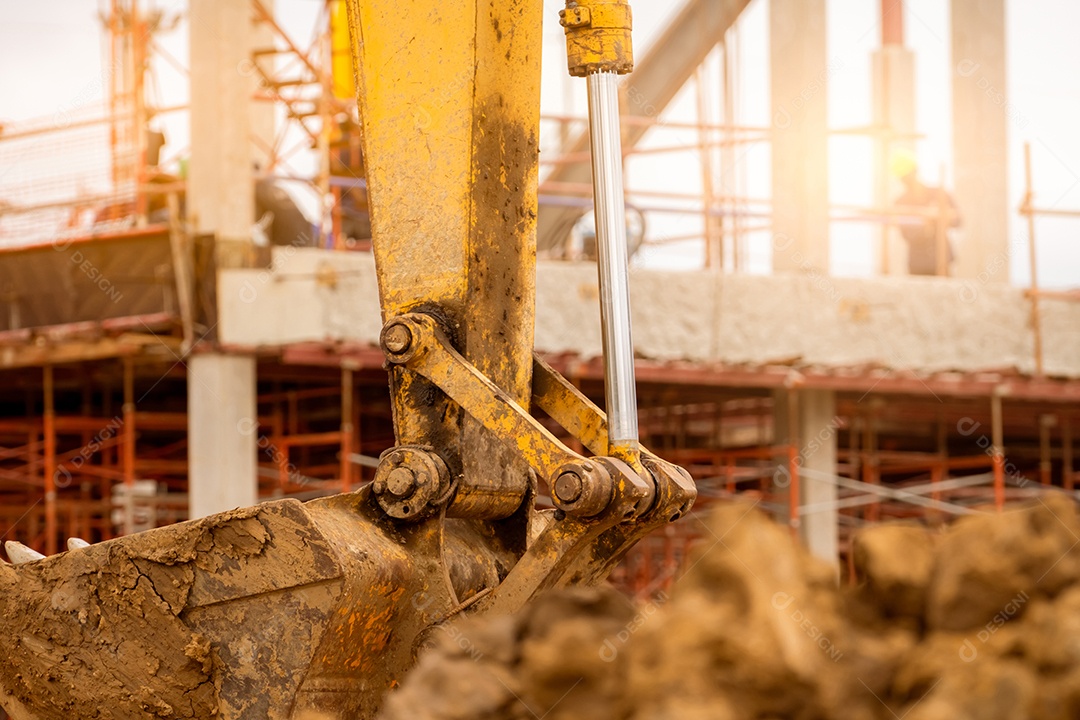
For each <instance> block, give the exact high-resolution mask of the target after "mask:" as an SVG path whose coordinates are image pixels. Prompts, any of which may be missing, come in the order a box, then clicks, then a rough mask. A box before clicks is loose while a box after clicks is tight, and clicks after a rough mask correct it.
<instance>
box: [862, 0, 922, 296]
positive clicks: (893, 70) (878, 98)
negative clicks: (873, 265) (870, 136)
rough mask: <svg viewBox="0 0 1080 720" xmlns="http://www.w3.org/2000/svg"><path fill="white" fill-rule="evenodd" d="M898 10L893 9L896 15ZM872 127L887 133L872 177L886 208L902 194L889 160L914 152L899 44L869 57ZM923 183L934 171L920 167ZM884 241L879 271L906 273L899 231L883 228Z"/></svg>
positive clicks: (911, 80) (904, 57) (907, 72)
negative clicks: (895, 156)
mask: <svg viewBox="0 0 1080 720" xmlns="http://www.w3.org/2000/svg"><path fill="white" fill-rule="evenodd" d="M898 10H899V9H897V10H894V12H898ZM871 67H872V73H873V74H872V78H873V103H874V106H873V113H874V114H873V118H874V125H877V126H878V127H881V128H886V129H887V130H888V133H887V134H883V135H881V136H879V137H878V138H877V142H876V147H877V150H878V151H877V153H876V156H875V159H874V177H875V178H876V179H877V187H876V189H875V193H874V195H875V197H874V200H875V203H874V204H875V205H877V206H878V207H889V206H890V205H892V204H893V202H894V201H895V200H896V198H897V197H899V196H900V194H901V192H903V187H902V185H901V183H900V181H899V179H897V178H895V177H893V176H892V175H891V174H890V172H889V165H890V160H891V158H892V156H893V154H894V153H896V152H898V151H903V150H906V151H911V152H914V150H915V142H914V140H913V139H912V138H911V136H912V135H913V134H914V132H915V53H913V52H911V51H910V50H908V49H907V48H906V47H904V46H903V45H900V44H890V45H884V46H882V47H881V48H880V49H878V50H875V51H874V54H873V56H872V58H871ZM920 174H921V175H922V179H923V182H926V183H929V184H931V185H936V184H937V178H938V170H937V168H920ZM882 232H883V233H884V234H887V238H886V239H885V240H884V242H882V243H881V246H880V251H881V252H883V256H881V257H880V258H879V263H878V267H879V271H880V272H881V273H882V274H886V275H906V274H907V246H906V245H905V244H904V241H903V238H901V237H900V230H899V229H898V228H897V227H895V226H893V227H885V226H883V228H882Z"/></svg>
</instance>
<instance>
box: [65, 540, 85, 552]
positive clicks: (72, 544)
mask: <svg viewBox="0 0 1080 720" xmlns="http://www.w3.org/2000/svg"><path fill="white" fill-rule="evenodd" d="M88 547H90V543H88V542H86V541H85V540H83V539H82V538H77V537H73V538H68V541H67V549H68V550H82V549H83V548H88Z"/></svg>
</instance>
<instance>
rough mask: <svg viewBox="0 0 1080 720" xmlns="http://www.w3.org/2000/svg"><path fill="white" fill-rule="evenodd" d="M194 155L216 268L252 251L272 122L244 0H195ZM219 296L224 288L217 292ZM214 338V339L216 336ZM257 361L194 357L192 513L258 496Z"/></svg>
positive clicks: (194, 210)
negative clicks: (257, 99) (256, 96)
mask: <svg viewBox="0 0 1080 720" xmlns="http://www.w3.org/2000/svg"><path fill="white" fill-rule="evenodd" d="M189 15H190V18H189V23H188V25H189V27H190V31H189V32H190V45H191V50H190V57H191V161H190V165H189V171H188V187H187V211H188V219H189V221H190V222H191V223H192V224H193V225H194V228H195V230H196V232H198V233H206V234H213V235H214V237H215V243H216V259H217V265H218V267H219V268H227V267H244V266H249V265H251V264H252V263H253V262H254V260H255V249H254V246H253V245H252V242H251V226H252V223H253V222H254V219H255V190H254V184H253V178H254V171H253V168H254V163H253V157H254V150H253V142H252V130H253V127H255V126H257V127H258V129H259V131H260V132H263V133H265V132H266V131H267V128H266V124H265V120H266V116H265V113H266V112H267V109H266V108H258V109H256V108H254V107H253V102H252V99H251V96H252V92H253V90H254V89H255V87H256V83H257V73H255V72H254V68H253V66H252V64H251V63H252V54H251V52H252V49H253V48H252V45H253V43H255V42H264V43H265V38H264V37H257V35H261V34H262V33H256V31H255V29H254V25H253V22H252V9H251V5H250V3H248V2H243V1H241V0H227V1H226V2H221V0H191V3H190V6H189ZM219 296H220V295H219ZM211 339H212V338H211ZM256 442H257V425H256V403H255V360H254V358H251V357H243V356H228V355H221V354H216V353H199V354H196V355H193V356H192V357H191V358H190V362H189V364H188V493H189V500H188V505H189V510H190V514H191V517H193V518H196V517H202V516H205V515H209V514H212V513H215V512H220V511H222V510H230V509H232V508H236V507H246V506H249V505H253V504H255V502H256V500H257V499H258V480H257V475H256Z"/></svg>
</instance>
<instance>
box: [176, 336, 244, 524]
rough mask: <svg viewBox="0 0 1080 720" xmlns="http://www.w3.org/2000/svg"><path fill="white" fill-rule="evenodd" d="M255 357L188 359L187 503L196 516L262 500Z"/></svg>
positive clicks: (207, 355) (211, 355) (198, 356)
mask: <svg viewBox="0 0 1080 720" xmlns="http://www.w3.org/2000/svg"><path fill="white" fill-rule="evenodd" d="M257 418H258V411H257V407H256V401H255V358H253V357H248V356H238V355H221V354H217V353H199V354H196V355H192V356H191V357H190V358H189V360H188V474H189V481H188V508H189V512H190V515H191V517H192V518H198V517H204V516H206V515H212V514H213V513H217V512H222V511H224V510H232V509H233V508H238V507H248V506H251V505H254V504H255V503H256V502H257V501H258V489H259V488H258V476H257V467H256V461H257V452H258V448H257V442H258V421H257Z"/></svg>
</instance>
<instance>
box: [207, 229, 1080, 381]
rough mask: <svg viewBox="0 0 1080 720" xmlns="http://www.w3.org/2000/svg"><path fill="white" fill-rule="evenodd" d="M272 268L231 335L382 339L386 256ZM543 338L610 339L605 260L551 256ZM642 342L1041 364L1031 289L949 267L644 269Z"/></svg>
mask: <svg viewBox="0 0 1080 720" xmlns="http://www.w3.org/2000/svg"><path fill="white" fill-rule="evenodd" d="M274 264H275V267H274V268H273V269H271V270H245V269H235V270H226V271H224V272H223V273H222V276H221V281H220V287H221V289H222V295H221V326H220V329H221V338H222V341H223V342H225V343H226V344H228V345H234V346H240V347H260V346H270V347H273V346H279V345H284V344H288V343H296V342H310V341H353V342H357V341H358V342H369V343H372V344H375V343H376V342H377V339H378V334H379V329H380V327H381V321H380V317H379V305H378V289H377V284H376V280H375V265H374V261H373V259H372V256H371V255H369V254H366V253H340V252H338V253H335V252H329V251H323V250H313V249H300V248H281V249H278V250H277V251H276V252H275V263H274ZM536 284H537V307H538V310H537V317H536V346H537V348H538V349H540V350H543V351H546V352H552V353H574V354H577V355H581V356H582V357H585V358H590V357H596V356H599V355H600V353H601V340H600V322H599V301H598V287H597V280H596V269H595V267H594V266H592V265H589V264H585V263H560V262H541V263H539V265H538V268H537V283H536ZM631 303H632V305H633V312H634V344H635V348H636V350H637V353H638V355H639V356H640V357H644V358H648V359H651V360H657V361H671V360H682V361H690V362H698V363H725V364H747V365H751V366H755V365H775V364H786V365H792V366H796V367H807V366H812V367H821V368H850V367H861V366H878V367H882V368H886V369H890V370H898V371H916V372H943V371H959V372H980V371H1001V370H1005V371H1009V370H1015V371H1018V372H1021V373H1025V374H1029V373H1031V372H1032V371H1033V370H1034V358H1033V333H1032V327H1031V315H1030V304H1029V303H1028V301H1027V300H1026V299H1025V297H1024V294H1023V291H1022V290H1021V289H1017V288H1011V287H1007V286H1004V285H1000V284H979V283H977V282H974V281H965V280H955V279H947V278H932V277H927V278H912V277H888V278H875V279H853V278H831V277H826V276H821V275H815V274H802V275H787V276H751V275H729V276H722V277H717V276H715V275H712V274H708V273H704V272H660V271H651V270H636V271H633V272H632V277H631ZM1042 307H1043V311H1042V323H1043V345H1044V348H1045V360H1044V362H1045V367H1046V371H1047V373H1048V374H1050V375H1053V376H1060V377H1080V303H1068V302H1064V301H1044V302H1043V303H1042Z"/></svg>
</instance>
